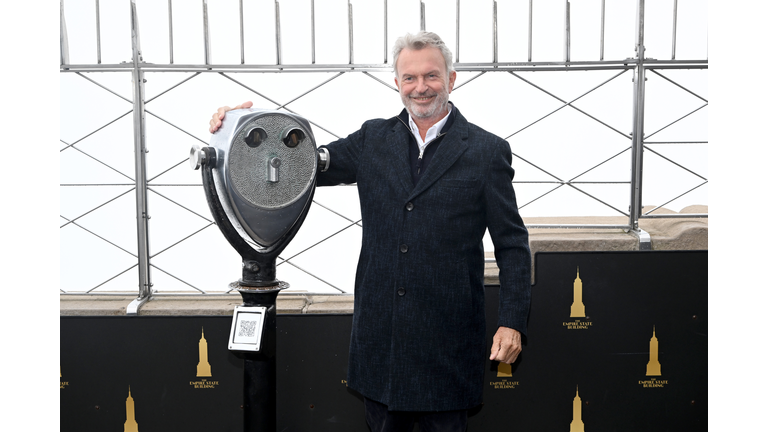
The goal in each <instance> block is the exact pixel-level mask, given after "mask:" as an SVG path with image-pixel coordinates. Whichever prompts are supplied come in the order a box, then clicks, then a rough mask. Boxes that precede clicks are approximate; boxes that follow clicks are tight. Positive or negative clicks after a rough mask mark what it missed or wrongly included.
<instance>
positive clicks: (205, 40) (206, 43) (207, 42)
mask: <svg viewBox="0 0 768 432" xmlns="http://www.w3.org/2000/svg"><path fill="white" fill-rule="evenodd" d="M203 44H204V47H203V49H204V51H205V64H207V65H209V64H211V38H210V34H209V28H208V0H203Z"/></svg>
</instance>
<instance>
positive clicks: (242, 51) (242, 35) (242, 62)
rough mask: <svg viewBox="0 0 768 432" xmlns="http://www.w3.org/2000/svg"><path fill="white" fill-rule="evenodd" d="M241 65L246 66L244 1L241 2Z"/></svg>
mask: <svg viewBox="0 0 768 432" xmlns="http://www.w3.org/2000/svg"><path fill="white" fill-rule="evenodd" d="M240 64H245V27H244V26H243V0H240Z"/></svg>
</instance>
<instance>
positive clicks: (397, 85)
mask: <svg viewBox="0 0 768 432" xmlns="http://www.w3.org/2000/svg"><path fill="white" fill-rule="evenodd" d="M395 87H397V90H398V91H400V83H399V82H397V75H395Z"/></svg>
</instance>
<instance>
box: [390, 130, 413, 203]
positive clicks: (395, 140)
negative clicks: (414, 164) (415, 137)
mask: <svg viewBox="0 0 768 432" xmlns="http://www.w3.org/2000/svg"><path fill="white" fill-rule="evenodd" d="M409 133H410V132H409V131H408V129H406V128H405V127H403V125H402V124H400V120H397V121H395V124H394V126H393V127H392V130H390V131H389V136H388V137H387V140H386V142H388V143H389V144H390V149H391V151H392V153H393V156H392V157H393V162H392V167H393V169H394V170H395V175H396V176H397V178H398V179H399V180H400V183H402V185H403V188H404V189H405V190H406V191H410V190H411V189H413V180H412V179H411V162H410V161H409V155H408V143H409V141H408V140H409V139H410V137H409V136H408V134H409ZM383 163H386V162H383Z"/></svg>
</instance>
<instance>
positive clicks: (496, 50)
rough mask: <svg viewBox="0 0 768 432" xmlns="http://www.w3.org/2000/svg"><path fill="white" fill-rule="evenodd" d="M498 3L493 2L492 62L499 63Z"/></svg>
mask: <svg viewBox="0 0 768 432" xmlns="http://www.w3.org/2000/svg"><path fill="white" fill-rule="evenodd" d="M498 22H499V21H498V3H497V2H496V0H493V62H494V63H498V62H499V27H498Z"/></svg>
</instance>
